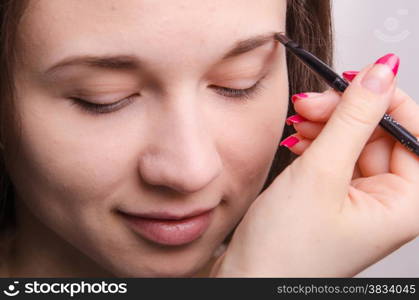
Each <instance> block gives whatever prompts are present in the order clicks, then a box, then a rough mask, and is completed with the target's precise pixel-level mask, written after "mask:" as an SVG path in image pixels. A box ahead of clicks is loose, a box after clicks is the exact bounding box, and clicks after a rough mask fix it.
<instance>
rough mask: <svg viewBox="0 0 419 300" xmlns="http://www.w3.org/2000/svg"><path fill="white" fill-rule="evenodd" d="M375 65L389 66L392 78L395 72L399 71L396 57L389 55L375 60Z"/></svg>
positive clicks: (398, 62)
mask: <svg viewBox="0 0 419 300" xmlns="http://www.w3.org/2000/svg"><path fill="white" fill-rule="evenodd" d="M375 63H376V64H383V65H387V66H389V67H390V69H391V70H392V71H393V74H394V76H396V75H397V71H398V70H399V64H400V59H399V57H398V56H397V55H395V54H393V53H389V54H386V55H384V56H383V57H380V58H379V59H377V61H376V62H375Z"/></svg>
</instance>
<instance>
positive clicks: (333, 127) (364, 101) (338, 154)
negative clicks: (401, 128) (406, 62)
mask: <svg viewBox="0 0 419 300" xmlns="http://www.w3.org/2000/svg"><path fill="white" fill-rule="evenodd" d="M398 66H399V58H398V57H397V56H396V55H394V54H387V55H385V56H383V57H381V58H380V59H378V60H377V61H376V62H375V64H373V65H369V66H368V67H366V68H364V69H363V70H362V71H361V72H359V74H358V75H357V76H356V77H355V78H354V79H353V81H352V82H351V84H350V85H349V86H348V88H347V89H346V90H345V92H344V93H343V94H342V97H341V101H340V102H339V103H338V105H337V106H336V109H335V111H334V112H333V114H332V115H331V117H330V119H329V121H328V122H327V123H326V125H325V126H324V128H323V130H322V132H321V133H320V134H319V135H318V137H317V138H316V139H315V140H314V141H313V142H312V143H311V145H310V147H309V148H308V149H307V150H306V151H305V152H304V154H303V155H302V157H301V158H302V160H303V161H306V162H308V163H309V165H310V166H311V167H312V166H313V163H314V167H315V168H316V169H319V168H320V170H321V169H323V170H325V171H326V172H327V174H339V175H340V176H344V178H346V179H347V180H348V181H349V180H350V179H351V178H352V173H353V169H354V167H355V163H356V161H357V160H358V157H359V155H360V153H361V151H362V149H363V148H364V146H365V144H366V142H367V141H368V139H369V137H370V136H371V134H372V133H373V131H374V129H375V128H376V127H377V125H378V123H379V122H380V120H381V119H382V117H383V116H384V114H385V112H386V110H387V108H388V107H389V105H390V102H391V97H392V95H393V93H394V91H395V86H396V82H395V81H396V80H395V75H396V74H397V70H398ZM340 176H339V177H340Z"/></svg>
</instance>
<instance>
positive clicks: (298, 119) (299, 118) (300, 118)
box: [285, 114, 307, 125]
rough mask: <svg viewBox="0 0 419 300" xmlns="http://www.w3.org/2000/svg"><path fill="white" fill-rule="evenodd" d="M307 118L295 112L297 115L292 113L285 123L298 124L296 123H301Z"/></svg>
mask: <svg viewBox="0 0 419 300" xmlns="http://www.w3.org/2000/svg"><path fill="white" fill-rule="evenodd" d="M306 120H307V119H306V118H304V117H303V116H300V115H299V114H295V115H292V116H290V117H289V118H287V119H286V120H285V123H286V124H287V125H291V124H296V123H301V122H304V121H306Z"/></svg>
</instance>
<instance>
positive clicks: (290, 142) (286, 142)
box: [279, 136, 300, 148]
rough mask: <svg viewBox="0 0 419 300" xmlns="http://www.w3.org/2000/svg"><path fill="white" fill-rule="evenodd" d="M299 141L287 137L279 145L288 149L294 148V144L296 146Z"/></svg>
mask: <svg viewBox="0 0 419 300" xmlns="http://www.w3.org/2000/svg"><path fill="white" fill-rule="evenodd" d="M299 141H300V140H299V139H298V138H296V137H295V136H289V137H287V138H286V139H284V140H283V141H282V142H281V143H280V144H279V145H280V146H285V147H287V148H290V147H292V146H294V145H295V144H297V143H298V142H299Z"/></svg>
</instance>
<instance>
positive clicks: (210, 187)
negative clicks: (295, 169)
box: [9, 0, 288, 276]
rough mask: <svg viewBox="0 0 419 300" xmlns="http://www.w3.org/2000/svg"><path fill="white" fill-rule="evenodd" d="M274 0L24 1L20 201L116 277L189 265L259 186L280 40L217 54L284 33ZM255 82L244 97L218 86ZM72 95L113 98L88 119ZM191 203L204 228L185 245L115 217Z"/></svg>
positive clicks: (14, 168) (179, 210) (13, 168)
mask: <svg viewBox="0 0 419 300" xmlns="http://www.w3.org/2000/svg"><path fill="white" fill-rule="evenodd" d="M285 2H286V1H281V0H263V1H262V0H261V1H247V0H234V1H233V0H230V1H225V0H209V1H195V0H181V1H165V0H142V1H139V0H124V1H119V0H108V1H102V0H91V1H75V0H57V1H50V0H38V1H30V5H29V7H28V10H27V11H26V14H25V15H24V18H23V20H22V22H23V23H22V27H21V28H20V30H21V31H20V33H21V39H20V42H19V50H20V52H19V53H20V59H21V61H20V63H19V65H18V66H17V68H16V76H17V77H16V85H17V89H18V99H17V102H16V110H17V112H18V114H19V117H20V122H21V128H22V134H21V140H20V143H21V148H20V149H21V151H20V152H19V153H18V159H17V160H16V162H15V163H13V164H11V165H10V170H9V171H10V175H11V178H12V181H13V182H14V184H15V186H16V188H17V193H18V203H19V201H20V202H21V203H24V204H25V205H24V206H21V207H22V208H23V207H26V208H27V209H28V211H30V213H31V214H32V215H34V216H35V217H36V219H37V220H39V221H41V222H42V223H41V224H45V225H46V226H47V227H48V228H50V229H51V230H52V231H53V232H55V233H57V234H58V236H59V237H60V238H62V239H64V240H65V241H67V242H69V243H70V244H71V245H73V246H74V247H75V248H76V249H78V250H80V251H81V252H82V253H84V254H85V255H86V256H88V257H90V258H91V259H92V260H93V261H95V262H97V263H98V264H99V265H101V266H102V267H103V268H104V269H106V270H108V271H110V272H112V273H113V274H115V275H117V276H189V275H192V274H193V273H194V272H196V271H197V270H198V269H200V268H201V267H202V266H203V265H204V264H205V263H206V262H207V261H208V259H209V258H210V257H211V255H212V253H213V252H214V250H215V249H216V248H217V247H218V246H219V245H220V243H221V242H222V241H223V240H224V238H225V237H226V236H227V235H228V233H230V231H231V230H232V229H233V228H234V226H235V225H236V224H237V223H238V222H239V221H240V218H241V217H242V216H243V215H244V214H245V213H246V211H247V209H248V207H249V205H250V204H251V203H252V201H254V200H255V198H256V196H257V195H258V193H259V192H260V190H261V188H262V187H263V184H264V182H265V180H266V177H267V174H268V171H269V168H270V165H271V162H272V159H273V157H274V154H275V152H276V150H277V147H278V143H279V139H280V137H281V134H282V130H283V126H284V120H285V117H286V112H287V101H288V79H287V74H286V61H285V52H284V48H283V47H282V46H280V44H278V43H275V42H274V40H273V39H268V40H267V42H265V43H264V44H263V43H262V45H259V47H256V48H254V49H253V50H251V51H245V50H249V47H248V46H249V45H246V44H245V43H242V44H240V45H241V46H245V47H244V49H241V51H239V52H241V53H237V51H236V52H235V55H230V56H229V57H227V58H226V57H225V56H226V54H227V53H229V52H230V50H231V49H232V48H233V47H235V46H237V45H238V44H237V42H238V41H241V40H246V39H249V38H253V37H255V36H256V37H261V36H263V35H267V34H268V35H269V34H271V35H272V33H273V32H275V31H283V30H285V10H286V3H285ZM250 45H251V44H250ZM246 48H247V49H246ZM230 54H231V53H230ZM111 57H112V58H114V61H109V60H106V59H108V58H111ZM99 58H101V59H99ZM105 58H106V59H105ZM57 64H59V65H57ZM53 66H55V67H53ZM258 81H260V84H259V86H258V87H259V88H256V90H255V91H253V92H252V91H249V94H248V95H247V98H246V97H245V96H241V98H240V97H238V96H240V93H239V92H235V93H234V92H233V93H232V92H231V91H229V90H228V89H247V88H250V87H252V86H253V85H255V84H256V83H257V82H258ZM127 97H128V98H127ZM72 98H80V99H84V101H87V102H91V103H96V104H111V103H113V102H116V101H120V100H122V101H121V102H120V103H119V104H116V105H114V106H113V107H108V108H106V110H108V111H109V112H108V113H102V114H101V113H96V114H95V112H94V111H90V112H89V111H87V110H85V109H83V108H82V107H81V106H80V105H79V104H80V102H77V100H76V102H74V101H73V100H72ZM125 98H126V100H123V99H125ZM77 103H79V104H77ZM200 208H206V209H208V208H213V211H212V216H211V220H210V225H209V227H208V228H207V229H206V230H205V231H204V232H203V234H202V235H201V236H200V237H199V238H197V239H195V240H194V241H192V242H189V243H186V244H182V245H167V244H166V245H164V244H159V243H157V242H153V241H151V240H149V239H147V238H146V237H144V236H143V235H141V234H138V233H136V231H135V230H133V227H132V226H130V223H129V222H128V221H127V220H126V218H125V217H124V216H123V215H122V214H121V212H124V213H150V212H161V211H164V212H170V213H172V214H174V215H186V214H188V213H191V212H193V211H195V210H197V209H200ZM174 234H176V233H174ZM63 257H65V256H63Z"/></svg>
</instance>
